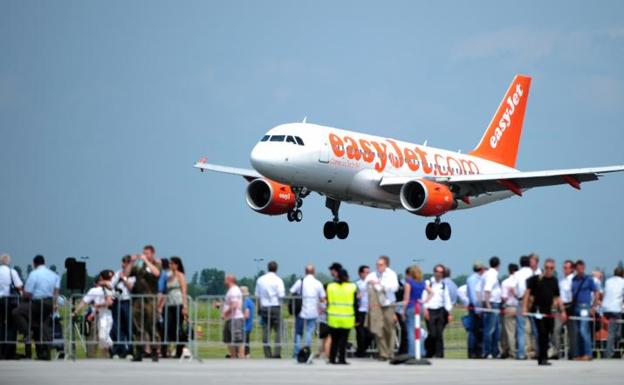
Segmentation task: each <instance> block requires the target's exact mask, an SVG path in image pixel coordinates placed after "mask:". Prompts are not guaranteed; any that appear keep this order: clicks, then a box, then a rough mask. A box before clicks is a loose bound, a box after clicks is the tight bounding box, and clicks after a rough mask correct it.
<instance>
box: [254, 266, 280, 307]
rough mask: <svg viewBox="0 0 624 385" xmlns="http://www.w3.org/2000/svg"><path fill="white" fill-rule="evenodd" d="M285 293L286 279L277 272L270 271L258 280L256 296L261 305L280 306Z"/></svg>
mask: <svg viewBox="0 0 624 385" xmlns="http://www.w3.org/2000/svg"><path fill="white" fill-rule="evenodd" d="M284 295H285V289H284V281H282V279H281V278H280V277H278V276H277V274H275V273H273V272H268V273H266V274H265V275H263V276H262V277H260V278H258V280H257V281H256V297H257V298H258V300H259V301H260V306H261V307H269V306H279V305H280V299H281V298H284Z"/></svg>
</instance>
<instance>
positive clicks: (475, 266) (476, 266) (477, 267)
mask: <svg viewBox="0 0 624 385" xmlns="http://www.w3.org/2000/svg"><path fill="white" fill-rule="evenodd" d="M472 269H473V270H482V269H485V266H484V265H483V263H481V262H480V261H476V262H475V263H474V264H473V265H472Z"/></svg>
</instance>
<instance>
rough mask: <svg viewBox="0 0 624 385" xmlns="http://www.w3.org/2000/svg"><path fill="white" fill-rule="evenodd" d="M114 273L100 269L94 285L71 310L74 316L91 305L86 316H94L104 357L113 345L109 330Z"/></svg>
mask: <svg viewBox="0 0 624 385" xmlns="http://www.w3.org/2000/svg"><path fill="white" fill-rule="evenodd" d="M114 274H115V273H113V271H111V270H104V271H102V272H101V273H100V275H99V276H98V278H97V282H96V284H95V286H94V287H92V288H91V289H89V291H88V292H87V294H86V295H85V296H84V297H83V298H82V301H81V302H80V304H78V306H77V307H76V309H75V310H74V311H73V312H72V317H76V316H77V315H78V314H79V313H80V311H81V310H82V309H83V308H85V307H87V306H91V308H92V309H93V312H91V313H90V314H89V315H88V316H87V317H91V320H92V319H93V318H95V325H96V333H97V337H98V346H99V347H100V349H102V352H103V353H104V355H105V356H106V357H109V349H110V348H111V347H112V346H113V340H112V339H111V337H110V332H111V329H112V328H113V314H112V312H111V308H112V306H113V291H112V282H111V280H112V279H113V275H114Z"/></svg>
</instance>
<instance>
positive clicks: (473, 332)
mask: <svg viewBox="0 0 624 385" xmlns="http://www.w3.org/2000/svg"><path fill="white" fill-rule="evenodd" d="M475 307H476V306H475V305H470V310H469V312H468V315H469V317H470V330H469V331H468V358H477V357H481V351H482V349H483V348H482V346H483V321H482V318H481V314H478V313H477V312H475V311H474V308H475Z"/></svg>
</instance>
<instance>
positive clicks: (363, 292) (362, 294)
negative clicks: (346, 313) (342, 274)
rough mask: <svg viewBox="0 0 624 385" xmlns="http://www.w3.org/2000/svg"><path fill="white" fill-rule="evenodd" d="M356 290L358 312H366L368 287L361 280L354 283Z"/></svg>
mask: <svg viewBox="0 0 624 385" xmlns="http://www.w3.org/2000/svg"><path fill="white" fill-rule="evenodd" d="M355 285H356V286H357V289H358V300H359V301H358V311H359V312H362V313H366V312H368V285H367V284H366V281H365V280H363V279H358V280H357V281H356V282H355Z"/></svg>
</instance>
